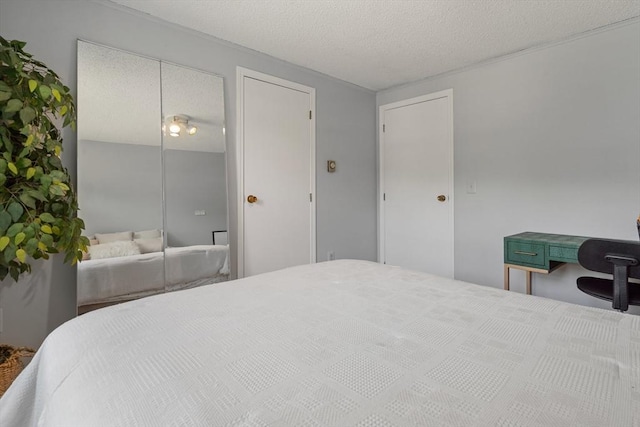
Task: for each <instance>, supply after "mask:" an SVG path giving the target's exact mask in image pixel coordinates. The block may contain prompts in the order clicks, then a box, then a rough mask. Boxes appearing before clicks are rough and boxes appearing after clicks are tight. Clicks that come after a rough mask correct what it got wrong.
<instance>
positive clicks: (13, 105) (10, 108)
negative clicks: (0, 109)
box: [4, 99, 22, 113]
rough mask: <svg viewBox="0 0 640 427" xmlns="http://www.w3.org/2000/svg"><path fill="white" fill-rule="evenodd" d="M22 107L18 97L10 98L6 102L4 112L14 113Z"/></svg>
mask: <svg viewBox="0 0 640 427" xmlns="http://www.w3.org/2000/svg"><path fill="white" fill-rule="evenodd" d="M21 109H22V101H20V100H19V99H10V100H9V102H7V106H6V107H5V109H4V112H5V113H15V112H16V111H20V110H21Z"/></svg>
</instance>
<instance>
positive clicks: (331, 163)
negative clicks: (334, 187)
mask: <svg viewBox="0 0 640 427" xmlns="http://www.w3.org/2000/svg"><path fill="white" fill-rule="evenodd" d="M335 171H336V161H335V160H327V172H335Z"/></svg>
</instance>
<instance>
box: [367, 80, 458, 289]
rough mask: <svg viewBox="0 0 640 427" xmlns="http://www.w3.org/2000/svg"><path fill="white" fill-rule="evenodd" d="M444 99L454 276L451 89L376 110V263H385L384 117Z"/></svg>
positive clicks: (385, 105)
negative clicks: (401, 108) (410, 107)
mask: <svg viewBox="0 0 640 427" xmlns="http://www.w3.org/2000/svg"><path fill="white" fill-rule="evenodd" d="M440 98H446V99H447V101H448V104H449V105H448V108H447V110H448V113H449V138H448V139H449V156H448V157H449V158H448V159H447V161H448V163H449V188H448V189H447V191H448V199H449V203H450V205H451V209H450V211H449V220H450V221H451V230H450V233H449V239H450V240H451V254H450V256H451V266H452V267H453V273H454V276H455V256H454V255H455V250H454V249H455V247H454V245H455V240H454V234H455V223H454V212H455V211H454V204H453V201H454V197H453V188H454V185H453V177H454V174H453V89H445V90H441V91H439V92H434V93H430V94H427V95H421V96H417V97H415V98H409V99H403V100H401V101H397V102H392V103H389V104H384V105H380V107H379V109H378V262H379V263H383V264H384V263H385V246H384V245H385V240H384V225H385V222H384V193H385V188H384V115H385V112H387V111H388V110H393V109H396V108H400V107H407V106H409V105H413V104H418V103H421V102H426V101H433V100H435V99H440Z"/></svg>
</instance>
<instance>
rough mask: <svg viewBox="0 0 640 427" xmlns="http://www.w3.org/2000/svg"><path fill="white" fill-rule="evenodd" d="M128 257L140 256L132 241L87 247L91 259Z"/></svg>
mask: <svg viewBox="0 0 640 427" xmlns="http://www.w3.org/2000/svg"><path fill="white" fill-rule="evenodd" d="M130 255H140V248H138V245H136V242H134V241H133V240H129V241H128V242H126V241H119V242H110V243H101V244H99V245H95V246H89V256H90V257H91V259H104V258H117V257H123V256H130Z"/></svg>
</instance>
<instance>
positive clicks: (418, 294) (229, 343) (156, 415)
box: [0, 260, 640, 427]
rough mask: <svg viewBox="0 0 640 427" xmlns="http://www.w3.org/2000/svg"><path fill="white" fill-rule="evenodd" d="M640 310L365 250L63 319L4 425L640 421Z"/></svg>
mask: <svg viewBox="0 0 640 427" xmlns="http://www.w3.org/2000/svg"><path fill="white" fill-rule="evenodd" d="M639 424H640V318H639V317H637V316H633V315H628V314H621V313H617V312H612V311H607V310H602V309H596V308H589V307H582V306H577V305H572V304H568V303H563V302H560V301H554V300H549V299H545V298H539V297H535V296H528V295H522V294H518V293H514V292H507V291H503V290H499V289H494V288H490V287H485V286H479V285H474V284H470V283H465V282H462V281H456V280H451V279H445V278H442V277H437V276H433V275H429V274H425V273H418V272H414V271H409V270H404V269H401V268H397V267H390V266H385V265H381V264H376V263H372V262H366V261H352V260H341V261H331V262H327V263H319V264H313V265H307V266H300V267H294V268H290V269H286V270H282V271H278V272H273V273H268V274H263V275H259V276H254V277H249V278H245V279H241V280H236V281H230V282H224V283H219V284H215V285H211V286H203V287H198V288H193V289H189V290H183V291H179V292H173V293H169V294H162V295H157V296H153V297H150V298H144V299H140V300H136V301H132V302H129V303H124V304H120V305H117V306H112V307H108V308H106V309H101V310H97V311H94V312H91V313H88V314H86V315H83V316H81V317H79V318H76V319H73V320H71V321H69V322H67V323H66V324H64V325H62V326H61V327H59V328H58V329H56V330H55V331H53V332H52V333H51V334H50V335H49V336H48V337H47V339H46V340H45V342H44V343H43V345H42V347H41V348H40V349H39V350H38V353H37V354H36V356H35V357H34V359H33V361H32V362H31V364H30V365H29V366H27V368H26V369H25V371H24V372H23V373H22V374H21V375H20V376H19V377H18V379H17V380H16V381H15V382H14V384H13V385H12V386H11V387H10V388H9V390H8V391H7V393H6V394H5V396H4V397H3V398H2V399H1V400H0V425H2V426H7V427H8V426H27V425H44V426H47V425H53V426H57V425H64V426H80V425H82V426H88V425H91V426H100V425H112V426H131V425H149V426H155V425H167V426H168V425H194V426H196V425H202V426H227V425H228V426H240V425H242V426H416V425H417V426H445V425H452V426H497V425H504V426H506V425H509V426H512V425H526V426H563V427H564V426H577V425H580V426H598V427H602V426H637V425H639Z"/></svg>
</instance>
